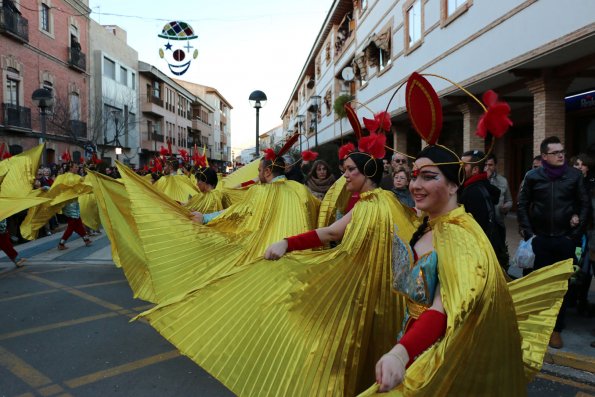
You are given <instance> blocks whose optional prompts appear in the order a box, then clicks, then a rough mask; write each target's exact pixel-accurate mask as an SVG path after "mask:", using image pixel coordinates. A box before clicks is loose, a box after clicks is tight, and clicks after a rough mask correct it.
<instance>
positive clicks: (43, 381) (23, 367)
mask: <svg viewBox="0 0 595 397" xmlns="http://www.w3.org/2000/svg"><path fill="white" fill-rule="evenodd" d="M0 365H1V366H3V367H4V368H6V369H7V370H9V371H10V372H12V373H13V374H14V375H15V376H17V377H18V378H19V379H20V380H22V381H23V382H25V383H26V384H28V385H29V386H31V387H34V388H36V389H37V388H40V387H44V386H50V385H52V384H53V383H54V382H52V380H51V379H50V378H48V377H47V376H45V375H44V374H42V373H41V372H39V371H38V370H36V369H35V368H33V367H32V366H30V365H29V364H27V363H26V362H25V361H23V360H21V359H20V358H19V357H17V356H15V355H14V354H12V353H11V352H9V351H8V350H6V349H4V348H2V347H0Z"/></svg>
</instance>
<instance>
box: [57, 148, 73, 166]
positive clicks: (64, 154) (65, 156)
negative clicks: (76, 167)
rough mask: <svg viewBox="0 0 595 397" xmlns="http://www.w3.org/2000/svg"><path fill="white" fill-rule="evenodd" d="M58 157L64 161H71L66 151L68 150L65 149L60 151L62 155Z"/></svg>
mask: <svg viewBox="0 0 595 397" xmlns="http://www.w3.org/2000/svg"><path fill="white" fill-rule="evenodd" d="M60 158H61V159H62V161H64V162H65V163H68V162H70V161H72V157H70V152H68V150H66V151H65V152H64V153H62V156H60Z"/></svg>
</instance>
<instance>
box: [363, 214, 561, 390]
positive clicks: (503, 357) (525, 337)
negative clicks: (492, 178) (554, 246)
mask: <svg viewBox="0 0 595 397" xmlns="http://www.w3.org/2000/svg"><path fill="white" fill-rule="evenodd" d="M430 225H431V227H432V231H433V243H434V249H435V250H436V253H437V255H438V278H439V280H440V292H441V297H442V303H443V305H444V310H445V312H446V314H447V316H448V320H447V328H446V334H445V335H444V337H443V338H442V339H441V341H440V342H439V343H436V344H434V345H433V346H432V347H431V348H429V349H428V350H426V351H425V352H424V353H423V354H422V355H420V356H419V357H418V358H417V359H416V360H415V361H414V363H413V364H412V365H411V366H410V367H409V368H408V369H407V372H406V373H405V380H404V382H403V384H402V385H400V386H399V387H397V388H396V389H395V390H393V391H391V392H390V393H386V394H378V396H391V397H393V396H432V397H438V396H507V397H508V396H523V395H526V392H527V391H526V390H527V388H526V385H527V382H528V381H529V380H530V379H531V377H532V375H533V374H534V373H535V372H536V371H538V370H539V368H540V367H541V363H542V361H543V355H544V354H545V350H546V348H547V343H548V341H549V335H550V334H551V332H552V329H553V327H554V324H555V321H556V316H557V313H558V310H559V308H560V305H561V302H562V298H563V296H564V294H565V292H566V288H567V280H568V277H569V276H570V273H571V272H572V264H571V261H567V262H562V263H560V264H558V265H555V266H552V267H549V268H546V269H543V270H540V271H536V272H534V273H533V274H532V275H530V276H527V277H525V278H523V279H519V280H516V281H514V282H512V283H511V284H510V285H509V284H507V283H506V281H505V278H504V275H503V273H502V270H501V268H500V266H499V265H498V260H497V258H496V256H495V254H494V251H493V249H492V248H491V245H490V242H489V240H488V239H487V237H486V236H485V234H484V233H483V231H482V230H481V227H480V226H479V225H478V224H477V222H475V220H474V219H473V217H472V216H471V215H469V214H467V213H466V212H465V210H464V208H463V207H459V208H457V209H455V210H453V211H451V212H449V213H448V214H446V215H443V216H442V217H440V218H438V219H435V220H433V221H431V222H430ZM370 371H374V367H371V368H370ZM376 389H377V387H376V386H373V387H372V388H370V389H369V390H368V391H367V392H366V393H363V394H362V396H370V395H375V394H374V391H375V390H376Z"/></svg>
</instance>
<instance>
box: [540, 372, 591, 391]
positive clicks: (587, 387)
mask: <svg viewBox="0 0 595 397" xmlns="http://www.w3.org/2000/svg"><path fill="white" fill-rule="evenodd" d="M535 376H536V377H537V378H541V379H545V380H549V381H550V382H554V383H563V384H565V385H568V386H572V387H576V388H577V389H582V390H586V391H590V392H595V387H594V386H591V385H588V384H586V383H579V382H575V381H573V380H570V379H564V378H559V377H557V376H553V375H549V374H544V373H543V372H540V373H538V374H537V375H535Z"/></svg>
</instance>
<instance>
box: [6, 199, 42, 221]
mask: <svg viewBox="0 0 595 397" xmlns="http://www.w3.org/2000/svg"><path fill="white" fill-rule="evenodd" d="M49 201H50V199H49V198H44V197H30V196H28V197H0V220H2V219H6V218H8V217H9V216H11V215H14V214H16V213H19V212H21V211H24V210H26V209H28V208H31V207H35V206H38V205H40V204H44V203H47V202H49Z"/></svg>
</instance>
